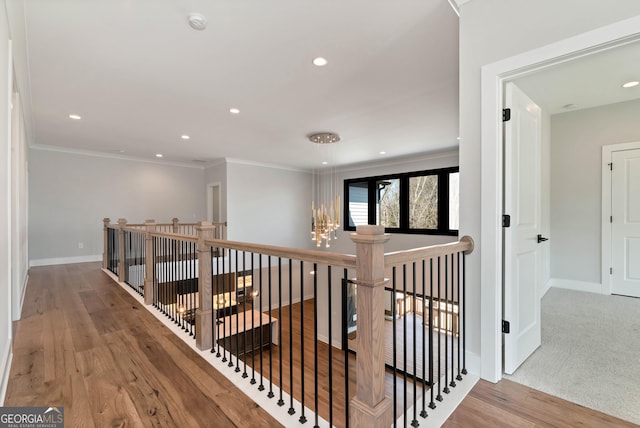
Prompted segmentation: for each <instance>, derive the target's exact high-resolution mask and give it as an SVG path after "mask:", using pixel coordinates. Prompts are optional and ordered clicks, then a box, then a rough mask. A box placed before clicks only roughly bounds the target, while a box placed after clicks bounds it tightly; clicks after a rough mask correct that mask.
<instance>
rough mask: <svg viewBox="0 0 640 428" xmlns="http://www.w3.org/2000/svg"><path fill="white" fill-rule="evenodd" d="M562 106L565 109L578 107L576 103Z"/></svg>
mask: <svg viewBox="0 0 640 428" xmlns="http://www.w3.org/2000/svg"><path fill="white" fill-rule="evenodd" d="M562 108H563V109H566V110H571V109H574V108H576V105H575V104H573V103H569V104H565V105H563V106H562Z"/></svg>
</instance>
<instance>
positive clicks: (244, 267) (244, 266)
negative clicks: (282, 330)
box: [242, 251, 253, 379]
mask: <svg viewBox="0 0 640 428" xmlns="http://www.w3.org/2000/svg"><path fill="white" fill-rule="evenodd" d="M242 275H243V276H242V290H243V291H242V297H243V298H242V337H244V340H243V341H242V344H243V346H244V349H243V352H242V361H243V362H244V366H243V371H242V378H243V379H246V378H247V377H249V375H248V374H247V299H248V298H249V296H248V295H247V253H246V252H244V251H243V252H242ZM251 337H252V340H253V330H251ZM252 345H253V343H252Z"/></svg>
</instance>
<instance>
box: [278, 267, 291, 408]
mask: <svg viewBox="0 0 640 428" xmlns="http://www.w3.org/2000/svg"><path fill="white" fill-rule="evenodd" d="M289 307H291V296H289ZM278 338H279V343H278V360H279V364H278V375H279V377H278V379H279V380H280V398H279V399H278V406H284V399H283V398H282V390H283V388H284V381H283V379H282V340H283V338H282V257H278Z"/></svg>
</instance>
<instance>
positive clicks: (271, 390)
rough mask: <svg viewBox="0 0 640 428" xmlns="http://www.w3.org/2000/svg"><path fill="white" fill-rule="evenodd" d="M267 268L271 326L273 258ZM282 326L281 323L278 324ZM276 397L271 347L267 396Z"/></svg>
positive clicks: (268, 262)
mask: <svg viewBox="0 0 640 428" xmlns="http://www.w3.org/2000/svg"><path fill="white" fill-rule="evenodd" d="M267 267H268V269H269V270H268V272H267V275H268V280H269V282H268V283H267V285H268V290H269V296H268V297H267V301H268V304H269V326H270V325H271V322H272V320H271V256H268V258H267ZM278 324H280V323H278ZM274 396H275V394H274V393H273V348H272V347H269V393H268V394H267V397H269V398H273V397H274Z"/></svg>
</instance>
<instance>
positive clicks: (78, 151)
mask: <svg viewBox="0 0 640 428" xmlns="http://www.w3.org/2000/svg"><path fill="white" fill-rule="evenodd" d="M29 148H30V149H32V150H42V151H47V152H57V153H66V154H71V155H80V156H91V157H96V158H105V159H117V160H126V161H132V162H144V163H152V164H155V165H164V166H178V167H182V168H195V169H205V165H204V164H200V165H193V164H190V163H188V162H178V161H161V160H155V159H146V158H143V157H137V156H127V155H121V154H118V153H105V152H96V151H92V150H82V149H72V148H69V147H60V146H51V145H47V144H31V145H30V146H29Z"/></svg>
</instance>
